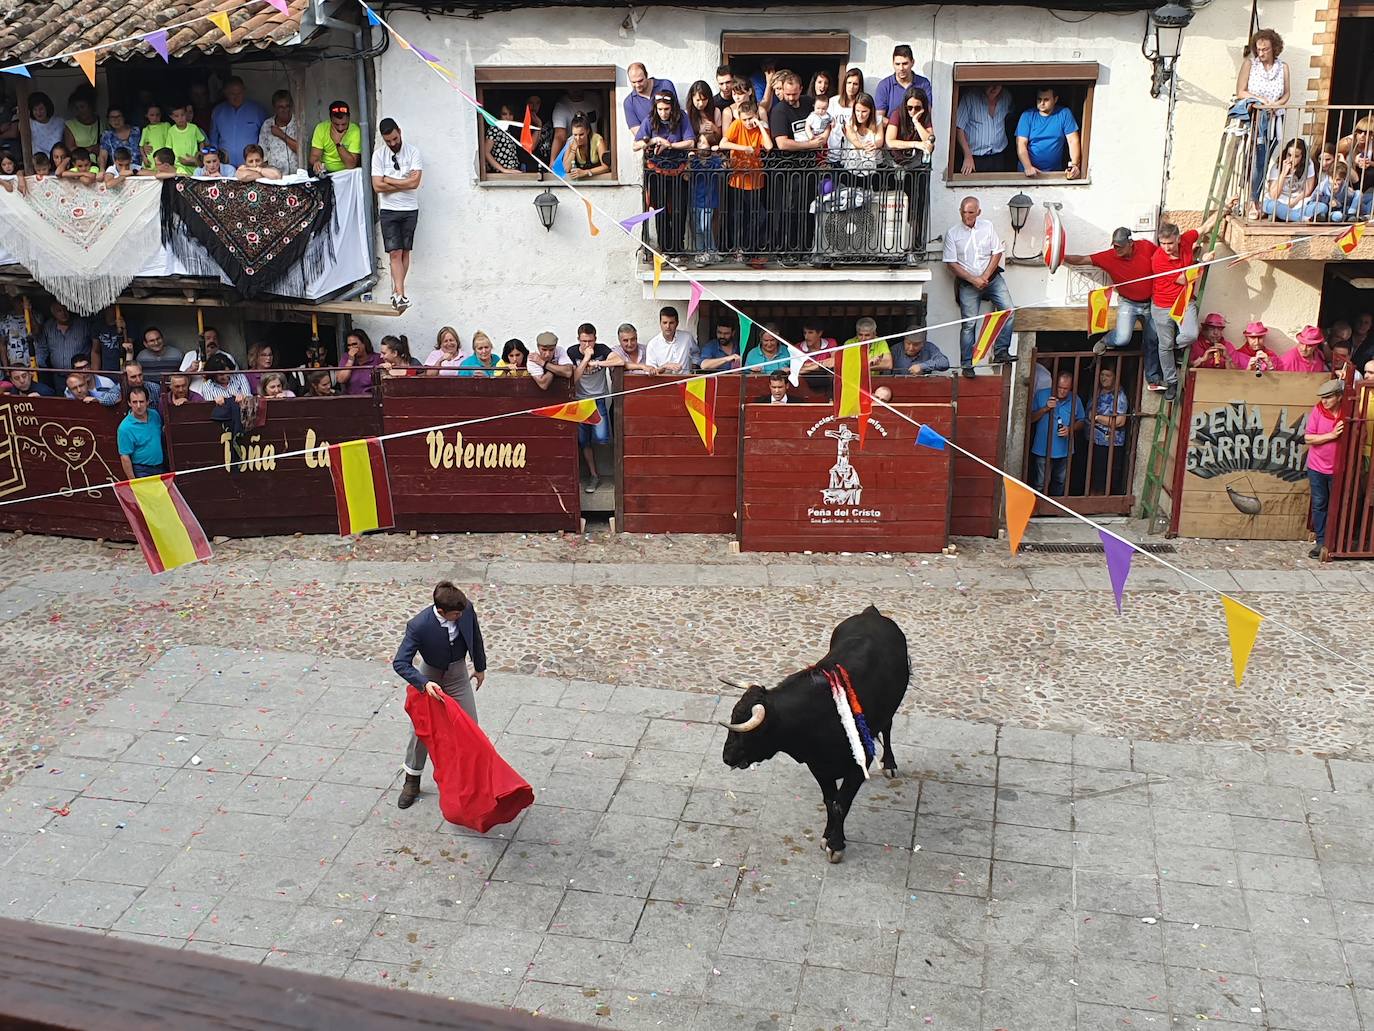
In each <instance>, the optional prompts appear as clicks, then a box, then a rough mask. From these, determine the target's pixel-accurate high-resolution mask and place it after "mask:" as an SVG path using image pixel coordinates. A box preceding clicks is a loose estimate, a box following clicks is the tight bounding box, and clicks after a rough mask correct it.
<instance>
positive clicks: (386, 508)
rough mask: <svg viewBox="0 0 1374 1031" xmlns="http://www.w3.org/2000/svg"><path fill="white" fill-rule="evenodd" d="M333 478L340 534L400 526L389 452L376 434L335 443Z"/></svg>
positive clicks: (331, 465)
mask: <svg viewBox="0 0 1374 1031" xmlns="http://www.w3.org/2000/svg"><path fill="white" fill-rule="evenodd" d="M329 477H330V479H331V480H333V481H334V505H335V508H337V509H338V513H339V536H340V537H347V536H349V535H351V534H355V533H366V532H367V531H368V530H385V529H388V528H390V527H392V526H395V525H396V519H395V516H394V514H393V511H392V506H391V481H390V479H389V478H388V476H387V471H386V454H385V453H384V452H383V450H382V442H381V441H380V440H378V439H377V438H376V437H368V438H366V439H365V440H350V441H346V442H345V443H343V444H334V445H331V447H330V448H329Z"/></svg>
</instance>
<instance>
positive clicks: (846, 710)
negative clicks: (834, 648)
mask: <svg viewBox="0 0 1374 1031" xmlns="http://www.w3.org/2000/svg"><path fill="white" fill-rule="evenodd" d="M821 672H822V673H823V674H824V675H825V681H826V683H827V684H829V685H830V700H831V701H832V702H834V703H835V713H836V715H838V716H839V717H840V727H841V729H842V730H843V731H844V737H845V741H846V742H848V744H849V754H850V755H851V756H853V757H854V763H855V765H856V766H858V767H859V769H860V770H862V771H863V775H864V780H867V779H868V764H869V763H870V762H871V761H872V760H871V759H870V758H869V753H868V752H867V751H866V750H865V749H864V742H863V739H862V738H861V737H860V736H859V727H858V723H857V722H856V721H855V718H854V716H855V714H854V710H853V709H852V708H851V707H850V706H851V703H850V700H849V697H848V695H847V694H846V693H845V690H844V684H843V683H842V682H841V680H840V678H839V675H838V674H837V673H836V672H835V671H834V670H822V671H821ZM871 740H872V738H871V737H870V741H871Z"/></svg>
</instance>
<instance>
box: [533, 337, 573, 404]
mask: <svg viewBox="0 0 1374 1031" xmlns="http://www.w3.org/2000/svg"><path fill="white" fill-rule="evenodd" d="M525 369H526V371H527V372H529V374H530V379H532V380H534V381H535V382H536V383H538V384H539V388H540V389H541V390H548V389H549V387H550V386H552V385H553V378H554V377H555V376H558V377H560V378H561V379H572V378H573V367H572V362H571V361H570V360H569V359H568V349H567V348H566V347H562V346H560V345H559V343H558V337H557V336H556V335H554V334H553V333H550V332H549V331H548V330H547V329H546V330H544V332H542V333H540V334H539V335H538V336H537V337H535V338H534V350H533V351H532V352H531V353H530V356H529V359H528V360H527V361H526V362H525Z"/></svg>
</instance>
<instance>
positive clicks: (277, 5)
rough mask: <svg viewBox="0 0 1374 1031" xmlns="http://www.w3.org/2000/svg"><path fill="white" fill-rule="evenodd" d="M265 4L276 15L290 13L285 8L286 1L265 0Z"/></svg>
mask: <svg viewBox="0 0 1374 1031" xmlns="http://www.w3.org/2000/svg"><path fill="white" fill-rule="evenodd" d="M267 3H268V4H270V5H271V6H272V7H273V8H274V9H275V10H276V12H277V13H278V14H289V13H290V12H289V11H288V10H287V8H286V0H267Z"/></svg>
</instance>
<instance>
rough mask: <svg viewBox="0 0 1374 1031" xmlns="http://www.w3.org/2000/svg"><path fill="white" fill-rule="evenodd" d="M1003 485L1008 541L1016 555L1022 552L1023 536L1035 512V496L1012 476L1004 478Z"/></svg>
mask: <svg viewBox="0 0 1374 1031" xmlns="http://www.w3.org/2000/svg"><path fill="white" fill-rule="evenodd" d="M1002 485H1003V487H1005V488H1006V494H1007V540H1008V541H1009V542H1010V544H1011V553H1012V554H1013V555H1015V554H1016V553H1017V552H1018V551H1020V550H1021V535H1022V534H1024V533H1025V532H1026V524H1027V523H1029V522H1030V517H1031V513H1032V512H1034V511H1035V494H1034V492H1032V491H1031V490H1030V488H1029V487H1027V486H1026V485H1025V484H1023V483H1021V482H1020V481H1019V480H1013V479H1012V478H1011V477H1010V476H1003V477H1002Z"/></svg>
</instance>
